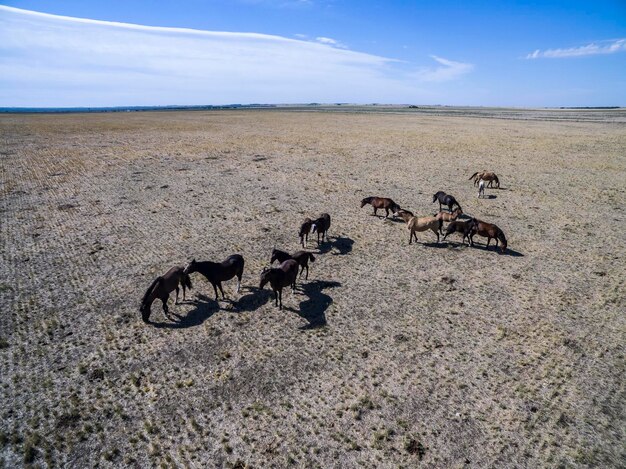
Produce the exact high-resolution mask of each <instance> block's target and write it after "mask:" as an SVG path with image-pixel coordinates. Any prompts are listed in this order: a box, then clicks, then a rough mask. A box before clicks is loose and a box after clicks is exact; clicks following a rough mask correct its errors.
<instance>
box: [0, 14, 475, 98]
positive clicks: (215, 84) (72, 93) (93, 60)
mask: <svg viewBox="0 0 626 469" xmlns="http://www.w3.org/2000/svg"><path fill="white" fill-rule="evenodd" d="M320 38H321V37H320ZM320 38H317V42H315V41H305V40H298V39H289V38H285V37H280V36H272V35H266V34H257V33H233V32H217V31H199V30H192V29H183V28H164V27H150V26H142V25H132V24H125V23H113V22H106V21H97V20H90V19H80V18H70V17H63V16H56V15H48V14H43V13H36V12H31V11H27V10H20V9H16V8H12V7H6V6H1V5H0V106H7V107H8V106H116V105H165V104H227V103H287V102H312V101H315V102H388V103H407V102H424V101H428V102H433V101H435V102H444V101H443V100H442V99H441V97H440V96H439V95H436V94H433V91H432V90H429V89H428V88H427V87H426V86H425V84H426V83H427V82H432V81H445V80H451V79H453V78H457V77H459V76H461V75H462V74H464V73H467V72H469V71H470V70H471V69H472V66H471V65H469V64H462V63H459V62H453V61H450V60H446V59H441V58H439V57H434V58H435V60H437V61H438V62H439V63H440V64H441V67H438V68H435V69H420V68H416V67H415V66H413V67H412V68H411V67H410V66H407V65H406V64H401V63H400V62H399V61H397V60H394V59H390V58H387V57H381V56H376V55H372V54H366V53H361V52H356V51H350V50H345V49H340V48H338V47H337V45H336V44H333V43H331V42H328V41H334V40H333V39H330V38H323V39H325V40H326V41H322V42H320V41H319V39H320ZM335 43H336V41H335Z"/></svg>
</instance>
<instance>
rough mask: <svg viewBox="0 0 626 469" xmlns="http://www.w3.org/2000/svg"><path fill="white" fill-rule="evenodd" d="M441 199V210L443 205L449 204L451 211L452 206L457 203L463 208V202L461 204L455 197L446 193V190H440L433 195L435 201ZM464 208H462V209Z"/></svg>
mask: <svg viewBox="0 0 626 469" xmlns="http://www.w3.org/2000/svg"><path fill="white" fill-rule="evenodd" d="M436 201H439V211H441V206H442V205H447V206H448V209H449V210H450V212H452V207H454V206H455V205H456V206H457V207H459V208H461V204H459V203H458V202H457V201H456V199H455V198H454V197H452V196H451V195H448V194H446V193H445V192H444V191H439V192H437V193H436V194H435V195H433V203H435V202H436ZM462 210H463V209H462V208H461V211H462Z"/></svg>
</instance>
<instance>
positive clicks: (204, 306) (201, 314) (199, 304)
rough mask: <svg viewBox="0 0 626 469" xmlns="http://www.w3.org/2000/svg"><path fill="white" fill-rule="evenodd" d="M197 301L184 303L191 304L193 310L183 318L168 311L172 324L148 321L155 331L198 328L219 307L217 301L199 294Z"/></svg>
mask: <svg viewBox="0 0 626 469" xmlns="http://www.w3.org/2000/svg"><path fill="white" fill-rule="evenodd" d="M197 298H198V299H197V300H195V301H194V300H188V301H185V302H183V304H184V303H193V304H195V308H194V309H192V310H191V311H189V312H188V313H187V314H186V315H185V316H181V315H179V314H177V313H174V312H172V311H170V314H169V316H170V318H171V317H174V318H175V319H174V322H153V321H149V322H150V323H151V324H152V325H153V326H154V327H156V328H157V329H186V328H188V327H194V326H199V325H201V324H202V323H204V321H206V320H207V319H209V318H210V317H211V316H213V315H214V314H215V313H216V312H218V311H219V309H220V305H219V304H218V302H217V301H215V300H213V299H211V298H209V297H208V296H205V295H202V294H199V295H197ZM166 317H167V316H166Z"/></svg>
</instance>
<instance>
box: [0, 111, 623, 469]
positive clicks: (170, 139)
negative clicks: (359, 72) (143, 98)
mask: <svg viewBox="0 0 626 469" xmlns="http://www.w3.org/2000/svg"><path fill="white" fill-rule="evenodd" d="M444 111H445V112H444ZM625 115H626V111H624V110H605V111H585V110H580V111H560V110H553V111H549V110H541V111H532V110H528V111H522V110H514V111H510V112H508V111H507V112H500V111H497V110H496V111H493V110H468V109H456V110H454V109H448V110H439V111H437V109H434V110H433V109H430V110H420V109H409V110H407V109H401V110H398V109H394V108H390V109H387V110H385V109H381V110H376V109H375V110H372V109H371V108H369V109H360V108H354V109H353V110H349V109H346V110H343V109H342V110H341V111H337V112H324V110H323V109H320V110H317V111H315V112H311V110H310V109H297V108H294V109H274V110H243V111H209V112H200V111H198V112H140V113H104V114H100V113H98V114H58V115H30V114H7V115H1V116H0V304H1V306H2V308H1V311H0V386H1V393H0V394H1V396H2V398H1V399H0V466H1V465H4V466H6V467H15V466H21V465H30V464H32V465H40V466H46V465H48V466H60V465H63V466H68V467H120V466H131V467H132V466H136V467H150V466H153V467H154V466H156V467H207V466H208V467H259V468H261V467H288V466H294V467H323V468H327V467H338V468H339V467H341V468H344V467H384V468H387V467H389V468H391V467H394V468H395V467H433V468H435V467H437V468H439V467H623V464H624V461H625V460H626V450H625V448H626V447H625V446H624V442H625V441H626V360H625V348H626V347H625V344H626V320H625V315H624V311H625V309H626V301H625V294H624V292H625V291H626V262H624V254H625V252H626V250H625V248H626V236H624V233H625V232H626V215H625V212H624V206H625V205H626V118H625ZM483 169H489V170H493V171H495V172H496V173H497V174H498V175H499V177H500V180H501V188H500V189H499V190H496V189H487V196H488V198H485V199H478V198H477V197H476V195H477V193H476V190H475V188H474V187H473V186H472V183H471V181H468V178H469V176H470V175H471V174H472V173H474V172H475V171H478V170H483ZM438 190H444V191H446V192H448V193H450V194H452V195H454V196H455V197H456V198H457V199H458V200H459V202H460V203H461V205H462V207H463V210H464V211H465V214H467V215H471V216H475V217H478V218H480V219H483V220H486V221H490V222H493V223H496V224H497V225H498V226H499V227H500V228H502V229H503V230H504V232H505V234H506V236H507V239H508V242H509V249H508V250H507V252H506V253H505V254H499V253H497V252H495V251H494V250H492V249H490V250H486V249H485V248H484V244H482V245H481V244H479V245H477V246H476V247H473V248H471V247H468V246H465V245H462V244H461V240H460V238H459V237H457V236H458V235H453V236H451V237H449V238H448V239H447V240H446V242H445V243H440V244H437V243H435V240H436V239H435V236H434V235H433V233H431V232H428V233H418V239H419V242H418V243H417V244H413V245H410V246H409V245H408V238H409V233H408V231H407V229H406V227H405V226H404V224H403V223H400V222H397V221H394V220H385V219H382V218H378V217H374V216H372V215H371V212H372V209H371V207H369V206H368V207H364V208H362V209H361V208H360V200H361V199H362V198H364V197H366V196H370V195H378V196H386V197H391V198H393V199H394V200H395V201H396V202H398V203H399V204H400V205H401V206H402V207H404V208H407V209H409V210H411V211H413V212H414V213H416V214H420V215H422V214H423V215H429V214H433V213H434V212H435V211H436V210H437V209H438V206H436V205H435V204H433V203H432V194H433V193H435V192H436V191H438ZM321 212H328V213H330V214H331V216H332V226H331V229H330V239H329V242H327V243H323V244H322V245H321V246H320V247H319V248H318V247H317V245H316V243H315V242H312V243H311V242H309V245H308V249H309V250H310V251H311V252H313V253H314V254H315V255H316V260H315V262H314V263H312V265H311V272H310V276H309V279H308V281H305V280H304V279H302V280H301V281H300V282H299V284H298V289H297V291H296V292H295V293H294V294H292V293H291V292H289V291H288V290H287V291H285V293H284V295H283V301H284V304H285V309H284V310H283V311H279V310H278V309H277V308H276V307H275V306H274V304H273V301H272V298H271V294H270V291H269V290H268V287H266V289H265V290H263V291H261V290H259V289H258V286H259V273H260V271H261V270H262V269H263V268H264V267H265V266H267V265H268V263H269V258H270V253H271V250H272V248H273V247H274V246H276V247H278V248H283V249H285V250H287V251H290V252H293V251H296V250H298V249H299V245H298V238H297V229H298V226H299V224H300V223H301V222H302V220H303V219H304V218H305V217H307V216H308V217H311V218H313V217H314V216H317V215H318V214H320V213H321ZM475 239H476V240H478V241H479V242H481V243H484V239H480V238H475ZM232 253H241V254H242V255H243V256H244V257H245V262H246V265H245V272H244V278H243V288H242V291H241V292H240V293H239V294H237V293H236V292H235V283H236V282H235V281H231V282H227V283H225V285H224V286H225V291H226V294H227V297H228V298H227V300H226V301H223V300H220V301H219V302H216V301H214V300H213V290H212V288H211V286H210V284H208V283H207V282H206V281H205V280H204V279H203V278H202V277H200V276H199V275H198V274H194V275H192V281H193V283H194V289H193V290H192V291H191V294H190V295H189V298H188V300H190V301H187V302H185V303H183V304H180V305H174V304H173V303H174V299H173V296H172V297H171V298H170V309H171V311H172V312H173V313H176V314H177V315H178V316H173V317H172V318H170V319H168V318H166V317H165V316H164V315H163V312H162V310H161V307H160V305H159V304H158V302H155V303H154V305H153V307H152V316H151V321H152V322H151V323H150V324H144V323H143V322H142V321H141V318H140V314H139V311H138V307H139V302H140V300H141V297H142V296H143V294H144V292H145V290H146V288H147V287H148V285H149V284H150V282H151V281H152V280H153V279H154V278H155V277H156V276H158V275H161V274H163V273H164V272H165V271H166V270H167V269H168V268H169V267H171V266H173V265H184V264H186V263H187V262H188V261H189V260H190V259H191V258H193V257H195V258H196V259H198V260H214V261H220V260H222V259H224V258H225V257H226V256H227V255H230V254H232Z"/></svg>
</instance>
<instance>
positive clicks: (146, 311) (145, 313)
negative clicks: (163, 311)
mask: <svg viewBox="0 0 626 469" xmlns="http://www.w3.org/2000/svg"><path fill="white" fill-rule="evenodd" d="M139 311H140V312H141V319H142V320H143V322H146V323H147V322H148V321H149V320H150V312H151V311H150V303H148V302H147V301H144V302H142V303H141V306H140V307H139Z"/></svg>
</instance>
